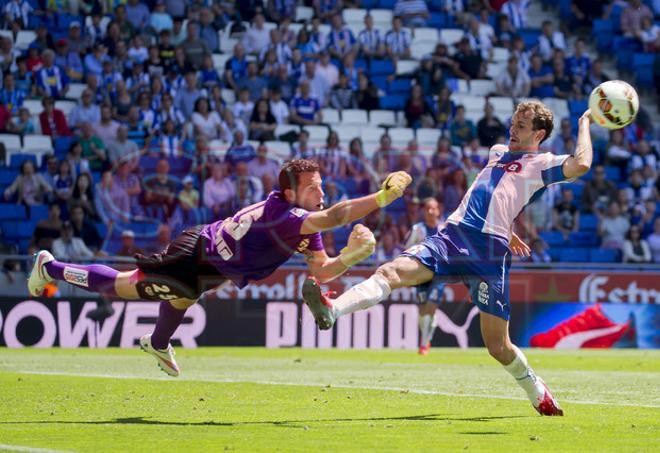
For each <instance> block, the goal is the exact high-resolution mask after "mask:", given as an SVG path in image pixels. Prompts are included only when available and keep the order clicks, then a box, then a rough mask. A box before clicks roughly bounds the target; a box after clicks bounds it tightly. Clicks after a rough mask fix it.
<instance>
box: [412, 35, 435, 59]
mask: <svg viewBox="0 0 660 453" xmlns="http://www.w3.org/2000/svg"><path fill="white" fill-rule="evenodd" d="M437 45H438V42H437V41H420V40H414V41H413V43H412V45H411V46H410V55H411V56H412V57H413V58H414V59H415V60H421V59H422V58H424V57H425V56H427V55H432V54H433V52H434V51H435V46H437Z"/></svg>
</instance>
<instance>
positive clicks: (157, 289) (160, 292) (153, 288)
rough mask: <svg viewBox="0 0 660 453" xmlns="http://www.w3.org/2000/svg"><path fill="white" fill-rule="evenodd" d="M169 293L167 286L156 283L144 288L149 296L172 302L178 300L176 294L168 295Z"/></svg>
mask: <svg viewBox="0 0 660 453" xmlns="http://www.w3.org/2000/svg"><path fill="white" fill-rule="evenodd" d="M170 291H171V290H170V287H169V286H167V285H159V284H157V283H152V284H151V285H150V286H147V287H145V288H144V292H145V293H147V294H148V295H150V296H156V297H158V298H159V299H162V300H174V299H178V298H179V296H177V295H176V294H170Z"/></svg>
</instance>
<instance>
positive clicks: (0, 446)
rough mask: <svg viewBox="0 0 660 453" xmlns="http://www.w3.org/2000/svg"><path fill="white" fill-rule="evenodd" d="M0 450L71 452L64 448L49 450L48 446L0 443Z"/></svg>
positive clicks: (45, 452)
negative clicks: (37, 446)
mask: <svg viewBox="0 0 660 453" xmlns="http://www.w3.org/2000/svg"><path fill="white" fill-rule="evenodd" d="M0 451H25V452H28V453H71V452H68V451H64V450H51V449H49V448H33V447H24V446H22V445H7V444H0Z"/></svg>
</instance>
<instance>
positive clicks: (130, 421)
mask: <svg viewBox="0 0 660 453" xmlns="http://www.w3.org/2000/svg"><path fill="white" fill-rule="evenodd" d="M514 418H528V416H523V415H512V416H497V417H447V416H443V415H442V414H426V415H408V416H401V417H364V418H326V419H308V420H262V421H244V422H240V421H237V422H222V421H213V420H210V421H203V422H201V421H200V422H183V421H170V420H150V419H147V418H145V417H127V418H116V419H114V420H95V421H73V420H36V421H20V422H11V421H1V422H0V425H19V424H20V425H22V424H46V425H48V424H54V425H58V424H64V425H69V424H70V425H156V426H249V425H273V426H280V427H286V428H304V426H303V425H299V424H300V423H324V422H326V423H328V422H369V421H397V420H408V421H428V422H434V421H452V422H489V421H492V420H510V419H514ZM461 434H506V433H503V432H465V433H461Z"/></svg>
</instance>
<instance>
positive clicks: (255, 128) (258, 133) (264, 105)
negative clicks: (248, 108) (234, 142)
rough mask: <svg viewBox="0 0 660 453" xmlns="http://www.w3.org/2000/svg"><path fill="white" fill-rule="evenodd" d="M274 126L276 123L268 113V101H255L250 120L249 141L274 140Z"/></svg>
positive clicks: (269, 112)
mask: <svg viewBox="0 0 660 453" xmlns="http://www.w3.org/2000/svg"><path fill="white" fill-rule="evenodd" d="M276 126H277V123H276V121H275V117H274V116H273V114H272V113H271V111H270V105H269V103H268V101H267V100H266V99H260V100H259V101H257V105H256V107H255V108H254V110H253V111H252V117H251V118H250V140H257V141H264V140H274V139H275V128H276Z"/></svg>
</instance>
